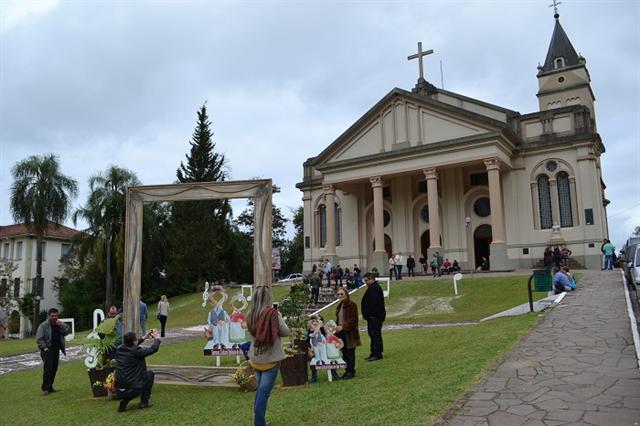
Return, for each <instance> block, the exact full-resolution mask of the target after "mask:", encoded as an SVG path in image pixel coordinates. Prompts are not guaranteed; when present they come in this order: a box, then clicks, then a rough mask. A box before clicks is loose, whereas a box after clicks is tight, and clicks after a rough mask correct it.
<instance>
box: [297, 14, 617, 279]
mask: <svg viewBox="0 0 640 426" xmlns="http://www.w3.org/2000/svg"><path fill="white" fill-rule="evenodd" d="M554 17H555V28H554V30H553V35H552V37H551V42H550V44H549V49H548V52H547V57H546V59H545V61H544V64H543V65H541V66H538V74H537V78H538V87H539V89H538V93H537V97H538V102H539V111H535V112H530V113H525V114H523V113H520V112H518V111H514V110H511V109H508V108H504V107H501V106H498V105H492V104H489V103H487V102H483V101H481V100H478V99H472V98H469V97H466V96H464V95H460V94H458V93H453V92H450V91H447V90H443V89H439V88H436V87H435V86H433V85H432V84H430V83H429V82H427V81H426V80H425V79H424V78H423V76H422V57H423V56H424V55H426V54H428V53H431V51H428V52H423V51H422V46H421V44H419V45H418V54H416V55H413V56H412V57H409V59H412V58H417V59H418V61H419V62H420V78H419V79H418V82H417V84H416V86H415V88H413V89H412V90H411V91H407V90H403V89H399V88H394V89H393V90H391V91H390V92H389V93H388V94H387V95H386V96H384V97H383V98H382V99H381V100H380V101H379V102H378V103H376V104H375V105H373V107H372V108H371V109H370V110H369V111H367V112H366V113H365V114H364V115H363V116H362V117H361V118H360V119H359V120H357V121H356V122H355V123H354V124H353V125H352V126H351V127H349V128H348V129H347V130H346V131H345V132H344V133H343V134H342V135H340V136H339V137H338V138H337V139H336V140H335V141H334V142H333V143H331V144H330V145H329V146H328V147H327V148H326V149H325V150H323V151H322V152H320V153H319V154H318V155H317V156H315V157H312V158H309V159H308V160H307V161H306V162H305V163H304V165H303V168H304V178H303V181H302V182H300V183H298V184H297V185H296V186H297V187H298V188H299V189H300V190H301V191H302V192H303V194H304V195H303V202H304V236H305V238H304V242H305V246H304V265H303V269H304V271H310V270H311V267H312V265H313V264H319V263H321V262H322V261H324V260H325V259H330V260H331V262H332V264H333V265H336V264H340V265H342V267H343V268H344V267H349V268H351V267H352V266H353V265H354V264H358V266H360V268H362V269H363V270H371V268H372V267H374V266H375V267H377V269H378V270H379V271H380V272H384V271H386V270H387V265H388V258H389V256H391V254H392V253H393V254H396V253H400V254H401V255H402V256H403V257H404V258H405V259H406V258H407V257H408V256H409V255H412V256H413V257H415V258H416V263H418V262H417V261H418V258H420V257H422V256H425V257H427V259H428V258H431V257H432V256H433V254H434V253H435V252H439V253H440V254H441V255H442V256H443V257H445V258H448V259H449V260H450V261H452V262H453V260H454V259H455V260H458V262H459V263H460V265H461V267H462V268H463V269H470V268H475V267H476V266H478V265H479V264H480V263H481V262H482V259H483V257H484V258H486V259H488V263H489V268H490V269H491V270H494V271H507V270H513V269H518V268H532V267H534V266H536V265H539V264H540V262H541V259H542V258H543V252H544V250H545V248H546V247H548V246H552V247H555V246H559V247H562V246H564V245H566V247H568V248H569V249H570V250H571V252H572V255H571V258H572V259H573V262H574V263H573V264H574V265H576V266H583V267H587V268H598V267H599V266H600V263H601V252H600V246H601V243H602V240H603V239H604V238H607V237H608V230H607V213H606V205H607V203H608V200H607V199H606V198H605V194H604V191H605V185H604V182H603V179H602V171H601V166H600V156H601V154H602V153H604V151H605V149H604V145H603V144H602V141H601V139H600V135H599V134H598V133H597V129H596V118H595V110H594V101H595V97H594V94H593V91H592V90H591V85H590V82H591V78H590V76H589V72H588V71H587V67H586V60H585V58H583V57H582V56H580V55H578V54H577V53H576V50H575V49H574V47H573V46H572V44H571V42H570V41H569V38H568V37H567V34H566V33H565V31H564V30H563V28H562V26H561V25H560V21H559V15H558V14H557V11H556V14H555V15H554Z"/></svg>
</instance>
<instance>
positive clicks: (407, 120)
mask: <svg viewBox="0 0 640 426" xmlns="http://www.w3.org/2000/svg"><path fill="white" fill-rule="evenodd" d="M421 98H422V96H419V95H414V94H411V93H409V92H405V91H401V90H400V89H394V90H393V91H392V92H391V93H390V94H389V95H387V96H385V98H383V99H382V100H381V101H380V102H379V103H378V104H376V105H375V106H374V107H373V108H372V109H371V110H369V111H368V112H367V113H366V114H365V115H364V116H362V118H360V119H359V120H358V121H357V122H356V123H355V124H354V125H352V126H351V127H350V128H349V129H348V130H347V131H345V132H344V133H343V134H342V135H341V136H340V137H339V138H338V139H336V140H335V141H334V142H333V143H332V144H331V145H330V146H329V147H328V148H327V149H325V150H324V151H323V152H322V153H321V154H320V155H319V156H318V157H316V161H314V162H315V163H316V164H317V165H320V164H323V165H327V164H330V163H334V162H341V161H344V160H354V159H357V158H361V157H367V156H369V155H373V154H380V153H384V152H393V151H397V150H399V149H404V148H411V147H419V146H424V147H425V148H427V147H428V146H429V145H431V144H436V143H439V142H444V141H448V140H455V139H461V138H470V137H471V138H472V137H475V136H481V135H483V134H487V133H491V132H496V131H499V130H501V128H502V127H503V126H502V125H501V123H497V122H496V121H495V120H491V119H489V118H486V117H483V116H481V115H479V114H474V113H470V112H469V111H466V110H463V109H461V108H456V107H454V106H451V105H447V104H444V103H442V102H438V101H434V100H430V99H429V98H424V99H421Z"/></svg>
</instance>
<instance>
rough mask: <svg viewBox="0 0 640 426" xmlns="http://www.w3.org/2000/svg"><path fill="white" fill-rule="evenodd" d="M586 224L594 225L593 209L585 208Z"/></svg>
mask: <svg viewBox="0 0 640 426" xmlns="http://www.w3.org/2000/svg"><path fill="white" fill-rule="evenodd" d="M584 223H585V225H593V209H584Z"/></svg>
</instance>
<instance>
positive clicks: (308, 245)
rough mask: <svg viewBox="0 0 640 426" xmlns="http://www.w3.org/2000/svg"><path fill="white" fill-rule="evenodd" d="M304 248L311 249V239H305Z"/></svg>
mask: <svg viewBox="0 0 640 426" xmlns="http://www.w3.org/2000/svg"><path fill="white" fill-rule="evenodd" d="M304 248H311V237H309V236H307V237H304Z"/></svg>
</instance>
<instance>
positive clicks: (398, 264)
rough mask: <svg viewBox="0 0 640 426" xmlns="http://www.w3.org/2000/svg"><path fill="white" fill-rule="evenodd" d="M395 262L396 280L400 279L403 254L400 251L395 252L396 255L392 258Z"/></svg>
mask: <svg viewBox="0 0 640 426" xmlns="http://www.w3.org/2000/svg"><path fill="white" fill-rule="evenodd" d="M393 260H394V261H395V264H396V280H401V279H402V267H403V266H404V256H402V255H401V254H400V253H396V257H395V258H394V259H393Z"/></svg>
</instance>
